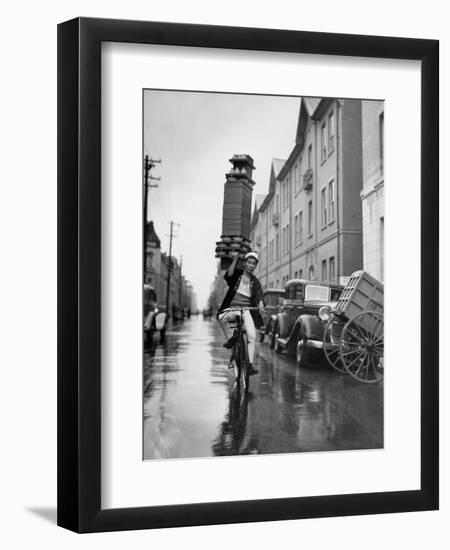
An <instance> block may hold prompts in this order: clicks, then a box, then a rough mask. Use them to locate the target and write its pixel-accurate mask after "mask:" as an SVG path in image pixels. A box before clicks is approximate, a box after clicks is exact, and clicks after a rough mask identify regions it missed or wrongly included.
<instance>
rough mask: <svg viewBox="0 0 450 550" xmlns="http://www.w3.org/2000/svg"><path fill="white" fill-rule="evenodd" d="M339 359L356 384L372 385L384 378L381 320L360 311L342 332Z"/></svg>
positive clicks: (372, 314)
mask: <svg viewBox="0 0 450 550" xmlns="http://www.w3.org/2000/svg"><path fill="white" fill-rule="evenodd" d="M339 349H340V355H341V360H342V363H343V364H344V366H345V369H346V371H347V372H348V373H349V374H350V375H351V376H353V378H356V379H357V380H359V381H360V382H364V383H366V384H373V383H374V382H379V381H380V380H382V379H383V376H384V319H383V315H382V314H381V313H377V312H375V311H364V312H362V313H358V315H356V316H355V317H353V318H352V319H350V320H349V321H347V323H346V324H345V326H344V329H343V331H342V338H341V343H340V348H339Z"/></svg>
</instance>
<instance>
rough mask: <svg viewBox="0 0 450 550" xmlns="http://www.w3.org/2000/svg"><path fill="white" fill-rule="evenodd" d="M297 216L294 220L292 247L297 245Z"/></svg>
mask: <svg viewBox="0 0 450 550" xmlns="http://www.w3.org/2000/svg"><path fill="white" fill-rule="evenodd" d="M298 242H299V241H298V214H297V215H296V216H295V218H294V246H297V245H298Z"/></svg>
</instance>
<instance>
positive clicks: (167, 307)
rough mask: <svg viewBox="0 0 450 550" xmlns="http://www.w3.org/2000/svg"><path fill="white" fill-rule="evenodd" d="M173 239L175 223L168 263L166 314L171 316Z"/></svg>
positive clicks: (171, 225)
mask: <svg viewBox="0 0 450 550" xmlns="http://www.w3.org/2000/svg"><path fill="white" fill-rule="evenodd" d="M172 239H173V221H172V222H170V240H169V258H168V262H167V292H166V313H167V315H170V310H169V302H170V274H171V272H172Z"/></svg>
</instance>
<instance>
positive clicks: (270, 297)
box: [264, 294, 280, 306]
mask: <svg viewBox="0 0 450 550" xmlns="http://www.w3.org/2000/svg"><path fill="white" fill-rule="evenodd" d="M279 297H280V294H266V296H264V302H265V304H266V306H276V305H277V304H278V299H279Z"/></svg>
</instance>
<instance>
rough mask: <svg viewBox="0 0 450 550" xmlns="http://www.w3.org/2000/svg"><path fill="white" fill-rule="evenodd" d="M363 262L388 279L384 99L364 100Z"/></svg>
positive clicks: (365, 265) (375, 274) (374, 272)
mask: <svg viewBox="0 0 450 550" xmlns="http://www.w3.org/2000/svg"><path fill="white" fill-rule="evenodd" d="M362 147H363V189H362V191H361V202H362V217H363V251H364V257H363V263H364V269H365V271H367V272H368V273H370V275H372V276H373V277H375V279H378V280H379V281H383V280H384V273H383V272H384V102H383V101H363V102H362Z"/></svg>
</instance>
